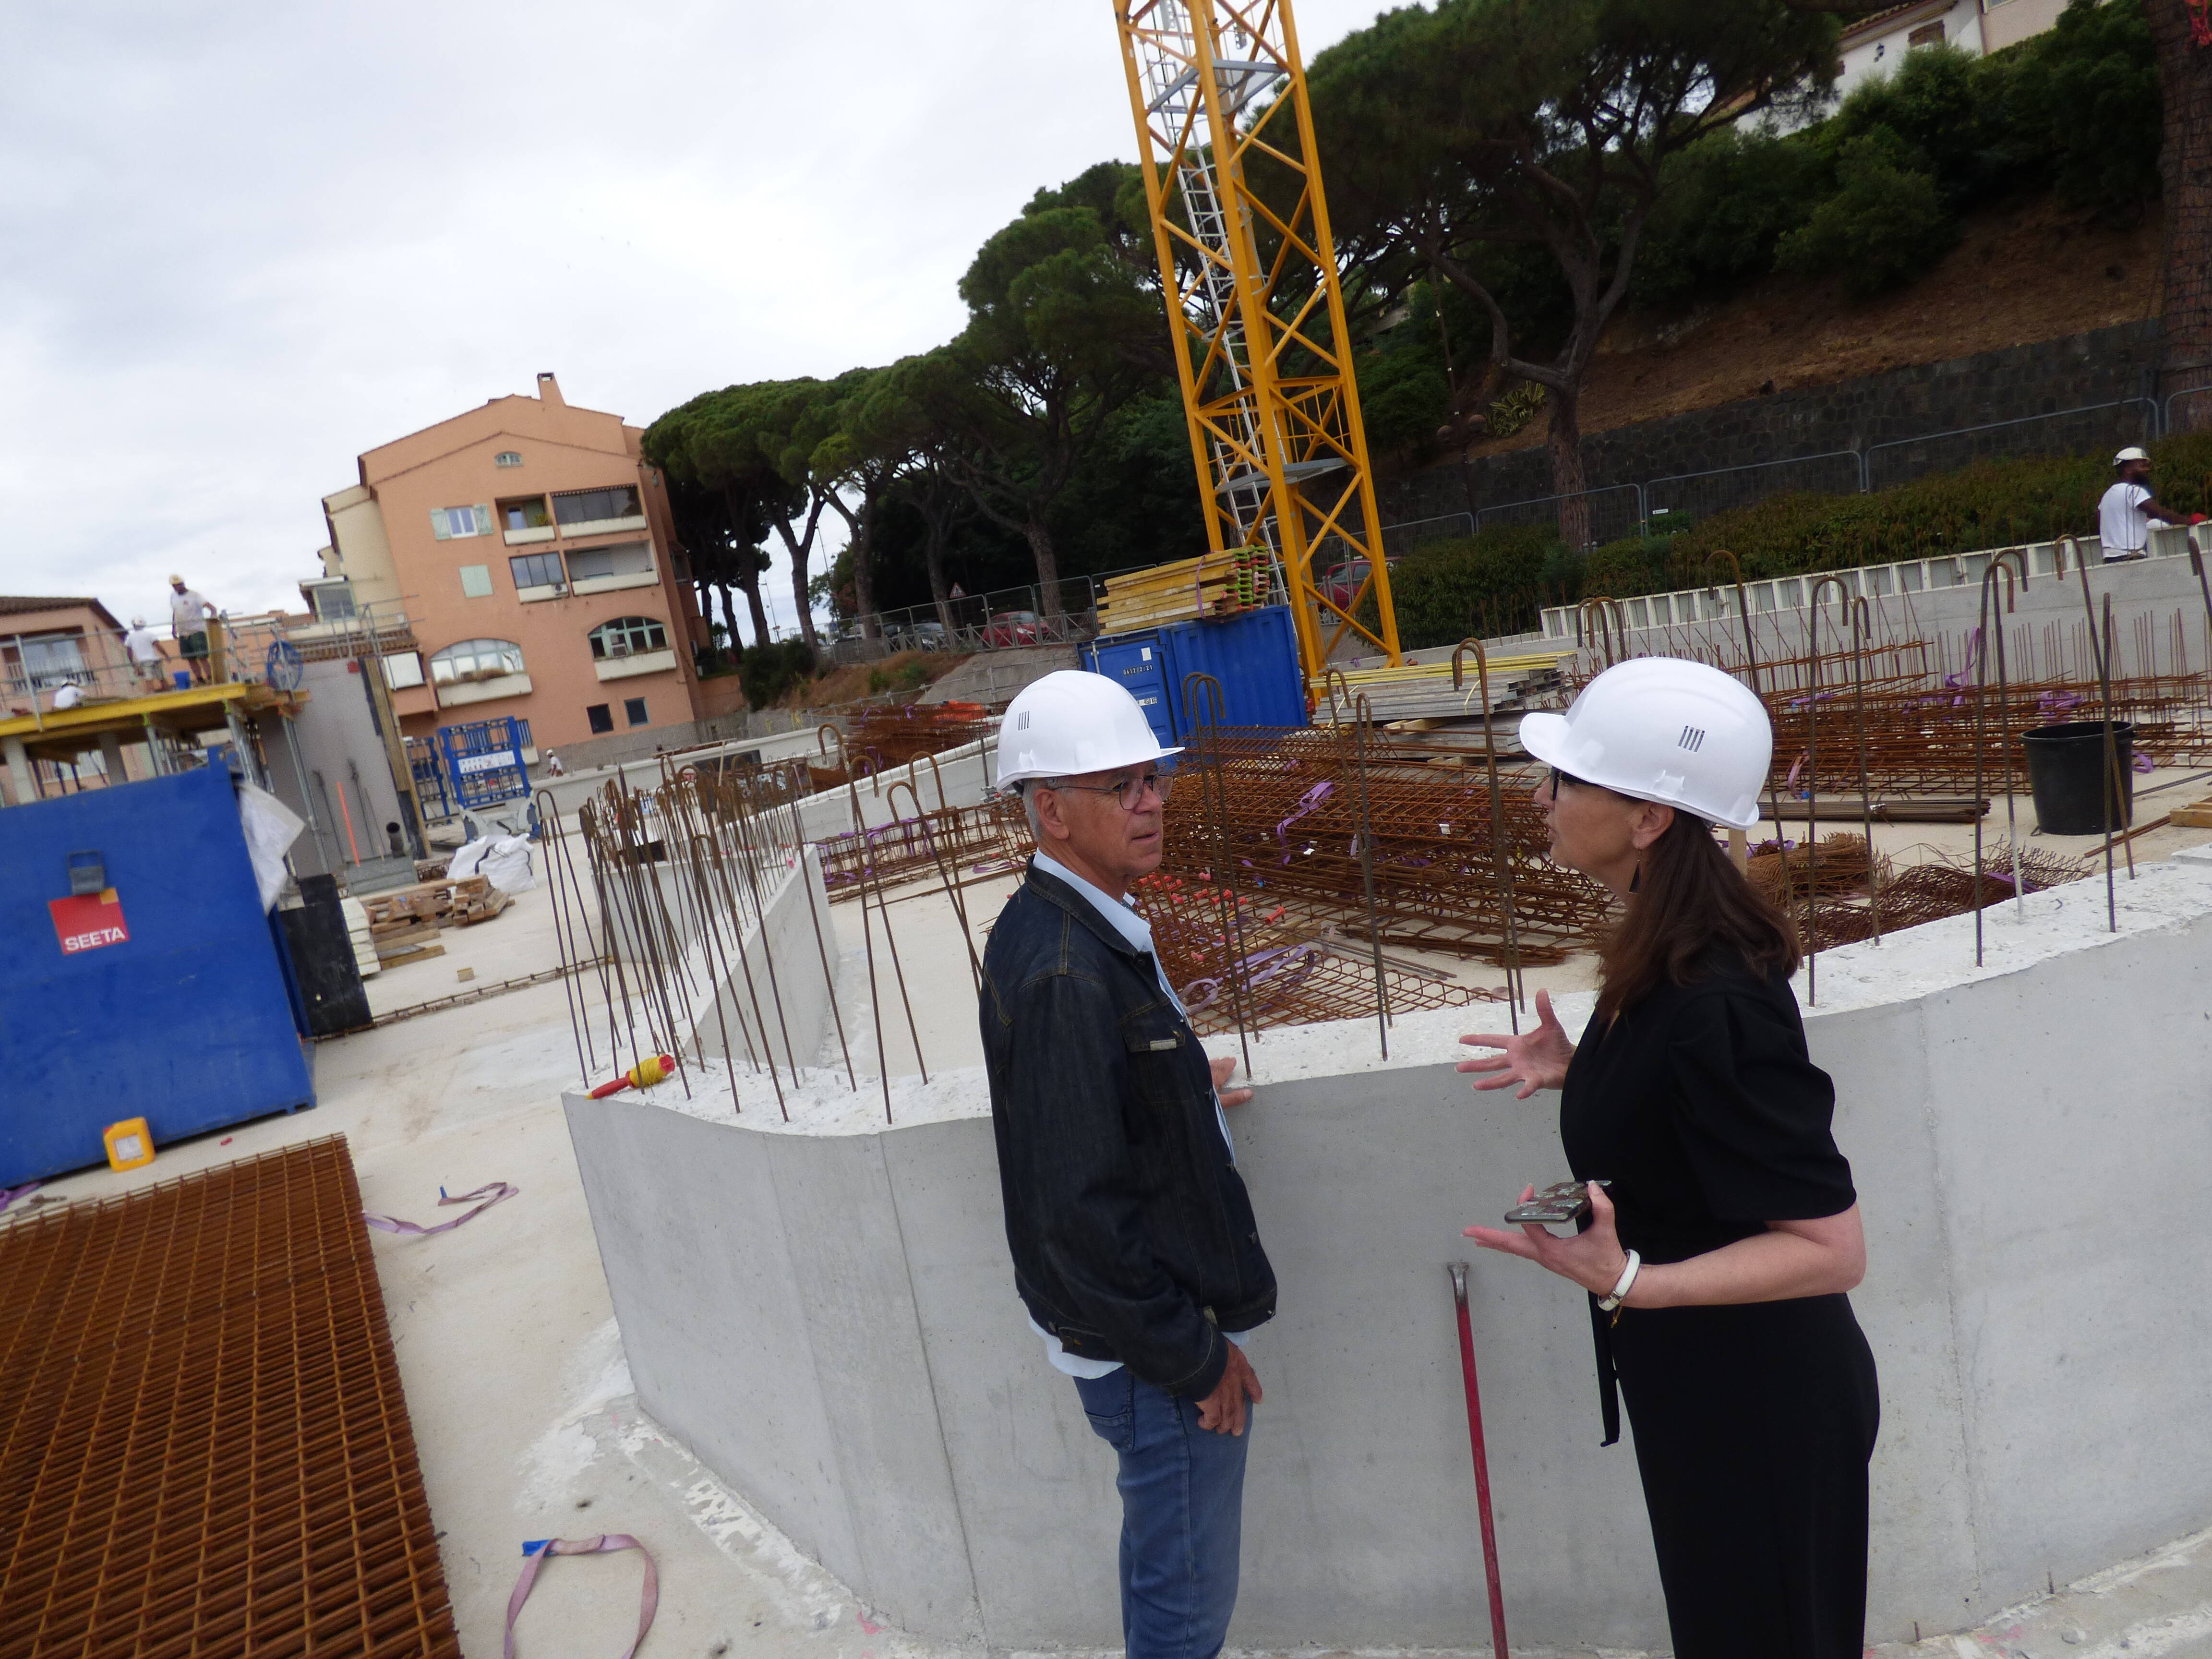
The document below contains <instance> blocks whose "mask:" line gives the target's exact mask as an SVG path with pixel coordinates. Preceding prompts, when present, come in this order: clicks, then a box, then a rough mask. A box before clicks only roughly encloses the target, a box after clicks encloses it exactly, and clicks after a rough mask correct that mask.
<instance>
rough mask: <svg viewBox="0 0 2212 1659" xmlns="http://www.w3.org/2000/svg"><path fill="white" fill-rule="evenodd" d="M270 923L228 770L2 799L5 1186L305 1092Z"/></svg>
mask: <svg viewBox="0 0 2212 1659" xmlns="http://www.w3.org/2000/svg"><path fill="white" fill-rule="evenodd" d="M95 884H96V885H95ZM271 920H272V919H271V918H270V916H269V915H267V914H266V913H264V911H263V909H262V908H261V896H260V894H259V892H258V890H257V889H256V887H255V885H254V881H253V866H252V860H250V859H249V857H248V855H247V854H246V834H245V831H244V830H243V829H241V828H240V823H239V817H238V799H237V795H236V793H235V786H234V784H233V783H232V781H231V776H230V773H229V770H228V769H227V768H224V767H220V766H206V767H200V768H197V769H194V770H192V771H189V772H184V773H179V774H178V775H175V776H173V777H167V778H152V779H149V780H147V781H143V782H140V783H125V784H118V785H116V786H113V787H109V788H106V789H92V790H87V791H86V792H85V793H82V794H77V795H65V796H63V797H62V798H61V799H57V800H44V801H34V802H32V803H30V804H28V805H22V806H10V807H7V808H5V809H0V937H4V938H5V939H7V940H8V941H9V948H8V949H7V950H6V951H0V1078H4V1079H6V1081H5V1082H4V1084H0V1187H5V1186H14V1185H16V1184H18V1183H20V1182H24V1181H28V1180H31V1179H33V1178H35V1177H37V1176H50V1175H56V1174H58V1173H60V1172H61V1171H63V1170H75V1169H80V1168H82V1167H83V1166H84V1165H86V1164H97V1163H99V1162H100V1161H101V1160H102V1159H103V1158H105V1157H106V1151H105V1148H104V1147H103V1146H102V1145H101V1143H100V1131H101V1130H103V1129H105V1128H106V1127H107V1126H108V1125H109V1124H111V1123H115V1122H118V1121H121V1120H123V1119H125V1118H131V1117H143V1118H144V1119H145V1120H146V1122H147V1127H149V1129H150V1130H151V1131H152V1133H153V1137H154V1144H155V1146H162V1145H164V1144H166V1143H167V1142H170V1141H173V1140H178V1139H182V1138H183V1137H185V1136H187V1135H194V1134H200V1133H205V1132H206V1131H208V1130H210V1129H218V1128H221V1127H223V1126H224V1125H226V1124H231V1123H239V1122H242V1121H245V1120H246V1119H248V1118H255V1117H262V1116H264V1115H267V1114H269V1113H271V1112H286V1111H293V1110H296V1109H299V1108H301V1107H303V1106H312V1105H313V1104H314V1103H315V1096H314V1085H313V1079H312V1075H311V1072H310V1066H309V1062H308V1054H307V1044H306V1040H305V1039H304V1038H303V1036H301V1029H300V1024H299V1022H298V1020H297V1018H295V1009H294V1002H293V996H292V988H291V980H290V975H289V973H288V971H287V969H286V968H285V966H284V963H283V957H282V956H281V954H280V952H281V950H282V946H281V945H280V943H279V940H278V939H277V936H276V929H275V928H274V927H272V926H271V925H270V924H271Z"/></svg>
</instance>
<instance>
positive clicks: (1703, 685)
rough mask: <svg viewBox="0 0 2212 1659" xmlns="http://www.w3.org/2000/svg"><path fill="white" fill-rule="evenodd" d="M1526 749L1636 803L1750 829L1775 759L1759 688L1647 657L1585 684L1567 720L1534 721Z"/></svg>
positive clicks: (1525, 720)
mask: <svg viewBox="0 0 2212 1659" xmlns="http://www.w3.org/2000/svg"><path fill="white" fill-rule="evenodd" d="M1521 746H1522V748H1523V749H1526V750H1528V752H1529V753H1530V754H1532V755H1534V757H1536V758H1537V759H1538V760H1540V761H1542V762H1543V763H1545V764H1546V765H1547V766H1556V767H1557V768H1559V770H1560V771H1562V772H1565V773H1566V774H1567V775H1569V776H1571V777H1575V778H1578V779H1580V780H1581V781H1583V782H1584V783H1594V784H1596V785H1597V786H1598V787H1600V788H1602V789H1610V790H1612V791H1613V793H1614V794H1616V795H1626V796H1627V797H1628V798H1629V799H1632V800H1649V801H1657V802H1659V803H1660V804H1662V805H1667V806H1673V807H1677V808H1679V809H1680V810H1681V811H1685V812H1688V813H1690V814H1691V815H1692V816H1693V817H1700V818H1703V819H1705V821H1706V822H1707V823H1724V824H1727V825H1728V826H1729V828H1731V829H1750V828H1751V826H1752V825H1753V824H1754V823H1758V822H1759V788H1760V787H1761V786H1762V785H1763V784H1764V783H1765V781H1766V771H1767V766H1768V763H1769V762H1770V761H1771V759H1772V758H1773V754H1774V728H1773V726H1771V724H1770V723H1769V722H1768V720H1767V718H1766V710H1765V708H1764V707H1763V706H1761V704H1760V702H1759V699H1758V698H1757V697H1756V696H1753V694H1752V691H1751V689H1750V688H1749V687H1748V686H1747V685H1745V684H1743V683H1742V682H1741V680H1738V679H1736V678H1735V677H1733V676H1732V675H1729V674H1723V672H1721V671H1720V670H1719V669H1717V668H1711V667H1708V666H1707V665H1705V664H1704V663H1701V662H1688V661H1686V660H1684V659H1681V658H1680V657H1637V658H1633V659H1631V660H1629V661H1627V662H1624V663H1618V664H1615V665H1613V667H1611V668H1608V669H1607V670H1606V671H1605V672H1603V673H1602V674H1600V675H1599V676H1598V677H1597V678H1595V679H1594V680H1592V681H1591V682H1590V683H1589V684H1588V685H1586V686H1584V687H1583V690H1582V695H1581V696H1578V697H1577V698H1576V699H1575V700H1574V702H1573V703H1572V704H1571V706H1570V707H1569V708H1568V709H1567V712H1566V713H1565V714H1524V715H1523V716H1522V720H1521Z"/></svg>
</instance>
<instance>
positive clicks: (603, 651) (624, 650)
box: [592, 617, 668, 658]
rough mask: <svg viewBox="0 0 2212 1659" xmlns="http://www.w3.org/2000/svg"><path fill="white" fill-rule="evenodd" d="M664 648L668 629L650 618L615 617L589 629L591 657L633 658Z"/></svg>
mask: <svg viewBox="0 0 2212 1659" xmlns="http://www.w3.org/2000/svg"><path fill="white" fill-rule="evenodd" d="M667 649H668V630H667V629H665V627H663V626H662V625H661V624H660V623H657V622H655V621H654V620H653V618H652V617H616V618H615V619H614V620H613V621H612V622H605V623H600V624H599V626H598V627H597V628H594V629H592V656H593V657H594V658H601V657H636V656H642V655H643V654H644V653H647V652H648V651H665V650H667Z"/></svg>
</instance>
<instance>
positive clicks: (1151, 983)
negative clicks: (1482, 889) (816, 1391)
mask: <svg viewBox="0 0 2212 1659" xmlns="http://www.w3.org/2000/svg"><path fill="white" fill-rule="evenodd" d="M1178 752H1180V751H1179V750H1174V749H1163V748H1162V747H1161V746H1160V744H1159V741H1158V738H1155V737H1154V736H1153V734H1152V728H1151V727H1150V726H1148V725H1147V724H1146V720H1145V715H1144V711H1143V710H1142V709H1141V708H1139V707H1138V706H1137V701H1136V699H1135V698H1134V697H1133V696H1130V695H1129V693H1128V692H1127V691H1126V690H1123V689H1122V688H1121V686H1120V685H1119V684H1115V682H1114V681H1112V680H1109V679H1107V678H1104V677H1103V676H1102V675H1098V674H1089V673H1079V672H1076V671H1062V672H1060V673H1055V674H1048V675H1047V676H1045V678H1042V679H1041V680H1039V681H1037V682H1036V684H1032V685H1030V687H1029V688H1028V689H1027V690H1024V691H1023V692H1022V694H1021V695H1020V696H1018V697H1016V698H1015V699H1014V701H1013V702H1012V705H1011V706H1009V707H1008V708H1007V710H1006V717H1005V719H1004V720H1002V721H1001V723H1000V727H999V758H998V782H999V786H1000V788H1001V789H1004V788H1006V787H1009V786H1013V787H1017V788H1018V790H1019V792H1020V794H1021V799H1022V804H1023V805H1024V808H1025V809H1026V810H1027V811H1028V814H1029V821H1030V833H1031V835H1032V836H1034V838H1035V841H1036V853H1035V854H1034V856H1033V857H1032V858H1031V859H1030V864H1029V869H1028V872H1027V875H1026V877H1025V878H1024V881H1023V883H1022V884H1021V885H1020V886H1019V887H1018V888H1017V889H1016V890H1015V891H1014V894H1013V896H1012V898H1010V899H1008V900H1007V902H1006V908H1005V909H1004V910H1002V911H1000V914H999V919H998V921H997V922H996V924H995V925H994V927H993V928H992V930H991V943H990V945H989V948H988V949H987V951H985V953H984V957H983V980H984V984H983V987H982V998H981V1022H982V1033H983V1056H984V1066H985V1070H986V1072H987V1075H988V1077H989V1079H990V1086H991V1119H992V1124H993V1127H994V1132H995V1133H996V1136H997V1140H998V1150H999V1183H1000V1189H1001V1191H1002V1193H1003V1194H1004V1197H1005V1202H1006V1243H1007V1244H1008V1246H1009V1247H1010V1248H1011V1249H1012V1253H1013V1258H1014V1287H1015V1289H1016V1290H1017V1291H1018V1292H1019V1293H1020V1295H1021V1298H1022V1301H1023V1303H1024V1305H1025V1306H1026V1307H1027V1309H1028V1310H1029V1318H1030V1328H1032V1329H1034V1330H1035V1331H1036V1333H1037V1334H1038V1335H1039V1336H1040V1337H1041V1338H1042V1340H1043V1341H1044V1346H1045V1354H1046V1357H1047V1358H1048V1359H1049V1360H1050V1362H1051V1363H1052V1364H1053V1366H1054V1368H1055V1369H1056V1370H1060V1371H1062V1372H1065V1373H1066V1375H1067V1376H1071V1377H1073V1379H1074V1383H1075V1389H1076V1392H1077V1393H1078V1394H1079V1395H1081V1397H1082V1401H1083V1409H1084V1413H1085V1415H1086V1416H1088V1417H1089V1419H1091V1427H1092V1429H1093V1430H1095V1431H1097V1434H1098V1437H1100V1438H1101V1439H1103V1440H1104V1441H1105V1442H1106V1443H1107V1444H1109V1445H1110V1446H1112V1447H1113V1448H1114V1449H1115V1452H1116V1453H1118V1454H1119V1455H1120V1459H1121V1473H1120V1487H1121V1628H1122V1636H1123V1639H1124V1641H1125V1643H1126V1644H1127V1650H1128V1655H1129V1659H1212V1656H1213V1655H1214V1654H1216V1653H1218V1651H1219V1650H1220V1648H1221V1644H1222V1639H1223V1638H1224V1636H1225V1634H1226V1632H1227V1631H1228V1628H1229V1616H1230V1614H1231V1612H1233V1611H1234V1610H1235V1607H1236V1605H1237V1568H1238V1555H1239V1549H1240V1546H1241V1543H1242V1539H1243V1504H1244V1455H1245V1449H1246V1447H1247V1445H1248V1444H1249V1439H1248V1437H1247V1436H1246V1434H1245V1432H1244V1431H1245V1430H1246V1428H1247V1427H1248V1426H1249V1423H1250V1421H1251V1416H1252V1407H1253V1406H1254V1405H1255V1404H1257V1403H1258V1401H1259V1400H1260V1380H1259V1378H1258V1377H1257V1376H1255V1375H1254V1374H1253V1370H1252V1367H1251V1365H1250V1364H1249V1363H1248V1362H1247V1360H1246V1359H1245V1358H1244V1353H1243V1344H1244V1342H1245V1340H1247V1338H1248V1336H1249V1334H1250V1333H1251V1332H1252V1331H1253V1330H1254V1329H1255V1328H1257V1327H1258V1326H1260V1325H1261V1324H1262V1323H1264V1322H1266V1321H1267V1320H1268V1319H1270V1318H1272V1317H1273V1315H1274V1311H1275V1274H1274V1270H1273V1268H1272V1267H1269V1266H1268V1265H1267V1255H1266V1253H1265V1252H1264V1251H1263V1250H1262V1249H1261V1246H1260V1233H1259V1228H1258V1225H1257V1224H1256V1223H1255V1220H1254V1219H1253V1215H1252V1205H1251V1200H1250V1199H1249V1197H1247V1195H1246V1194H1245V1190H1244V1182H1243V1177H1242V1176H1240V1175H1238V1173H1237V1161H1236V1146H1235V1143H1234V1142H1233V1141H1232V1140H1231V1137H1230V1133H1229V1121H1228V1117H1227V1115H1226V1114H1225V1112H1224V1111H1223V1107H1224V1106H1235V1105H1241V1104H1242V1103H1243V1102H1245V1101H1247V1100H1249V1099H1250V1098H1251V1097H1252V1091H1250V1090H1249V1089H1236V1090H1231V1091H1228V1092H1226V1093H1224V1092H1222V1085H1225V1084H1226V1083H1227V1082H1228V1080H1229V1078H1230V1076H1231V1073H1233V1072H1234V1071H1235V1069H1236V1061H1235V1060H1227V1059H1223V1060H1208V1058H1207V1057H1206V1053H1205V1051H1204V1050H1203V1049H1201V1048H1200V1047H1199V1042H1198V1036H1197V1034H1196V1033H1195V1032H1194V1030H1192V1029H1191V1024H1190V1021H1189V1019H1188V1016H1187V1015H1186V1013H1185V1012H1184V1010H1183V1006H1182V1001H1181V1000H1180V999H1179V998H1178V997H1177V996H1176V992H1175V988H1174V987H1172V986H1170V984H1169V983H1168V982H1167V978H1166V976H1165V975H1164V973H1163V972H1162V970H1161V968H1160V964H1159V960H1158V957H1157V956H1155V955H1154V953H1153V951H1152V929H1151V927H1149V926H1148V925H1147V924H1146V922H1145V921H1144V920H1143V919H1142V918H1141V917H1140V916H1139V915H1137V913H1136V911H1135V909H1134V908H1133V906H1132V904H1131V902H1130V899H1129V890H1130V887H1131V885H1132V884H1133V883H1135V882H1136V881H1138V880H1139V878H1142V877H1144V876H1146V875H1149V874H1151V873H1152V872H1153V871H1154V870H1156V869H1158V867H1159V862H1160V854H1161V850H1162V842H1163V839H1164V825H1163V822H1162V820H1163V817H1164V812H1165V808H1166V805H1167V797H1168V786H1169V781H1170V780H1169V779H1168V777H1167V776H1166V775H1164V774H1163V773H1162V771H1161V769H1160V764H1161V763H1162V762H1163V761H1164V760H1166V759H1167V758H1168V757H1170V756H1172V755H1175V754H1176V753H1178Z"/></svg>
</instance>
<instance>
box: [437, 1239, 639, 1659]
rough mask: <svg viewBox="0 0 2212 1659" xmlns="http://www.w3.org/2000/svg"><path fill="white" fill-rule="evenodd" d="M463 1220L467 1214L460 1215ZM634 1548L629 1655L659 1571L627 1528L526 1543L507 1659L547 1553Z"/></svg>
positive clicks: (625, 1657) (627, 1657) (512, 1602)
mask: <svg viewBox="0 0 2212 1659" xmlns="http://www.w3.org/2000/svg"><path fill="white" fill-rule="evenodd" d="M461 1219H462V1220H464V1221H465V1220H467V1219H468V1218H467V1217H466V1216H463V1217H462V1218H461ZM615 1550H635V1551H636V1552H637V1553H639V1554H640V1555H641V1556H643V1557H644V1558H645V1589H644V1591H643V1593H642V1594H641V1595H640V1596H639V1598H638V1606H637V1637H636V1638H635V1640H634V1641H632V1642H631V1643H630V1644H629V1646H628V1647H626V1648H624V1649H623V1653H622V1659H631V1656H632V1655H634V1654H635V1653H636V1651H637V1650H638V1647H639V1644H641V1643H642V1642H643V1641H644V1640H645V1633H646V1632H647V1631H649V1630H651V1629H652V1628H653V1613H655V1612H656V1611H657V1610H658V1609H659V1606H660V1575H659V1573H658V1572H656V1571H654V1570H653V1552H652V1551H651V1550H649V1549H647V1548H646V1547H645V1546H644V1545H642V1544H641V1543H639V1542H638V1541H637V1540H636V1539H635V1538H633V1537H631V1536H630V1535H629V1534H628V1533H626V1532H608V1533H601V1534H599V1536H598V1537H597V1538H547V1539H544V1540H541V1541H539V1542H538V1543H537V1544H535V1545H528V1546H525V1553H526V1554H528V1556H529V1557H530V1559H528V1560H527V1561H526V1562H524V1563H523V1564H522V1577H520V1578H518V1579H517V1580H515V1583H514V1594H513V1595H510V1596H508V1597H507V1646H506V1648H505V1649H504V1650H503V1651H504V1653H505V1656H506V1659H514V1621H515V1619H516V1618H517V1616H518V1615H520V1613H521V1612H522V1604H523V1603H524V1602H525V1601H528V1600H529V1599H530V1587H531V1585H532V1584H533V1583H537V1581H538V1568H540V1567H542V1566H544V1565H545V1558H546V1557H547V1556H549V1555H597V1554H599V1553H600V1552H601V1551H609V1552H611V1551H615Z"/></svg>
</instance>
